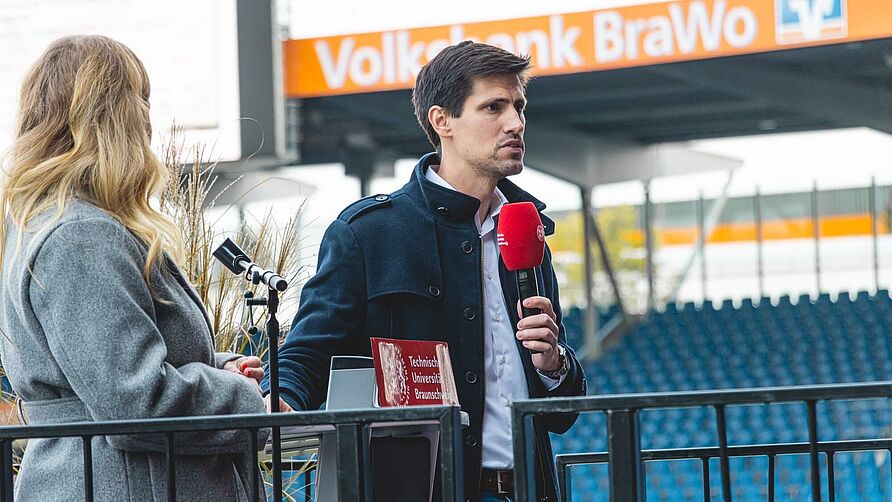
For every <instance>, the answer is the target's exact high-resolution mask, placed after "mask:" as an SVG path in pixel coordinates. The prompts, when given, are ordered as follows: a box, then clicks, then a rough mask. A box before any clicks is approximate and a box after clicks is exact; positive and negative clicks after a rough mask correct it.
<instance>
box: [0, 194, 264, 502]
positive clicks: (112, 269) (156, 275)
mask: <svg viewBox="0 0 892 502" xmlns="http://www.w3.org/2000/svg"><path fill="white" fill-rule="evenodd" d="M40 218H46V219H43V220H41V219H40ZM47 221H51V220H50V219H49V217H48V216H43V217H38V221H37V222H35V223H34V224H33V225H32V226H31V228H34V229H37V228H39V227H40V226H41V223H42V222H47ZM10 230H11V231H13V230H14V229H12V228H11V229H10ZM15 236H16V234H15V233H14V232H13V233H12V235H11V236H10V237H12V239H9V240H8V241H7V242H8V245H7V248H6V249H5V250H4V266H3V274H2V279H3V282H2V290H3V295H2V301H0V328H2V330H3V333H2V336H0V349H2V352H0V355H2V362H3V368H4V369H5V370H6V373H7V375H8V377H9V380H10V383H11V384H12V388H13V390H15V392H16V393H17V394H18V395H19V396H20V397H21V398H22V400H23V401H24V410H25V414H26V416H27V419H28V421H29V423H30V424H49V423H65V422H92V421H102V420H126V419H136V418H159V417H174V416H187V415H218V414H236V413H263V411H264V407H263V401H262V398H261V396H260V393H259V391H258V389H257V387H256V385H255V384H254V383H253V382H251V381H249V380H248V379H247V378H245V377H243V376H240V375H237V374H235V373H230V372H228V371H223V370H222V369H219V368H222V366H223V364H224V363H225V362H226V361H228V360H231V359H233V358H234V357H235V356H234V355H232V354H225V353H215V352H214V345H213V340H212V336H211V327H210V323H209V321H208V320H207V315H206V313H205V311H204V307H203V306H202V305H201V302H200V300H199V299H198V297H197V295H196V293H195V291H194V289H193V288H192V287H191V285H190V284H189V283H188V281H187V280H186V279H185V278H183V277H182V276H181V275H180V274H179V273H178V272H177V271H176V269H175V267H174V266H173V265H172V263H169V267H173V269H172V270H173V272H171V271H166V272H162V271H161V270H160V268H159V267H156V270H155V271H154V272H153V274H152V277H151V284H152V288H153V290H154V291H155V293H156V297H154V298H153V296H152V294H151V292H150V289H149V287H148V286H147V284H146V281H145V280H144V278H143V276H142V269H143V265H144V263H145V257H146V248H145V246H144V245H143V244H142V243H141V241H139V240H138V239H137V238H136V237H135V236H134V235H133V234H131V233H130V232H129V231H127V230H126V228H125V227H124V226H123V225H122V224H120V223H119V222H118V221H117V220H116V219H114V218H113V217H112V216H111V215H109V214H108V213H107V212H105V211H103V210H101V209H99V208H97V207H96V206H94V205H91V204H89V203H87V202H84V201H81V200H77V199H76V200H74V201H73V202H72V203H71V204H69V206H68V208H67V209H66V210H65V212H64V213H63V215H62V217H61V219H59V220H58V221H56V222H55V223H53V224H52V226H51V227H50V228H49V229H48V231H45V232H40V233H39V234H34V233H26V234H25V238H24V240H23V244H22V247H21V250H22V251H21V254H20V255H19V258H18V259H17V261H16V262H15V263H13V264H12V266H10V262H9V259H10V256H11V254H12V252H13V246H14V244H13V242H12V241H13V240H14V238H15ZM169 267H168V268H169ZM29 268H30V269H31V271H32V272H29V271H28V269H29ZM159 298H160V299H161V300H166V301H159ZM263 439H265V438H261V440H263ZM260 444H263V443H262V442H261V443H260ZM249 445H250V436H249V435H248V433H247V432H239V431H221V432H203V433H188V434H186V433H184V434H180V435H177V436H176V438H175V452H176V454H177V457H176V490H177V500H183V501H199V500H209V501H210V500H213V501H230V500H231V501H242V500H248V496H249V495H250V487H251V486H252V483H251V479H250V473H251V470H250V465H249V458H250V456H249V454H250V450H249V447H250V446H249ZM92 447H93V476H94V481H93V483H94V494H95V497H96V498H95V500H97V501H115V502H117V501H134V502H136V501H138V502H144V501H153V500H166V499H167V495H166V490H167V481H166V472H167V470H166V463H165V453H164V451H165V442H164V438H163V436H157V435H155V436H148V437H147V436H145V435H140V436H137V435H133V436H105V437H103V436H100V437H96V438H94V439H93V441H92ZM82 455H83V449H82V443H81V440H80V439H79V438H62V439H33V440H31V441H30V442H29V444H28V446H27V448H26V451H25V456H24V459H23V460H22V466H21V470H20V472H19V474H18V476H17V481H16V491H15V498H16V500H17V501H22V502H27V501H32V500H33V501H47V500H54V501H63V500H64V501H68V500H83V499H84V480H83V456H82Z"/></svg>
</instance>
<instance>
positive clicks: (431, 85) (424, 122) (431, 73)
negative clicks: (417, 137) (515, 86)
mask: <svg viewBox="0 0 892 502" xmlns="http://www.w3.org/2000/svg"><path fill="white" fill-rule="evenodd" d="M529 68H530V58H529V56H517V55H515V54H512V53H510V52H508V51H506V50H504V49H501V48H499V47H496V46H493V45H488V44H482V43H479V42H472V41H470V40H466V41H464V42H461V43H459V44H456V45H451V46H449V47H446V48H445V49H443V50H442V51H441V52H440V53H439V54H437V56H436V57H434V58H433V59H431V60H430V61H429V62H428V63H427V64H426V65H424V68H422V69H421V71H420V72H419V73H418V77H417V79H416V80H415V89H414V90H413V91H412V104H413V105H414V106H415V117H416V118H417V119H418V124H419V125H420V126H421V129H423V130H424V133H425V134H427V139H428V140H430V142H431V144H432V145H434V148H436V149H437V151H439V150H440V137H439V136H438V135H437V132H436V131H435V130H434V127H433V126H432V125H431V123H430V121H428V119H427V112H428V110H430V108H431V107H432V106H434V105H437V106H442V107H443V108H444V109H445V110H446V112H447V113H449V114H450V115H451V116H453V117H460V116H461V112H462V108H463V107H464V106H465V100H467V99H468V96H469V95H470V94H471V88H472V87H473V85H474V80H475V79H477V78H480V77H489V76H492V75H506V74H507V75H511V74H513V75H516V76H517V79H518V80H519V81H520V85H521V86H522V87H524V88H525V87H526V84H527V82H528V81H529V75H528V72H529Z"/></svg>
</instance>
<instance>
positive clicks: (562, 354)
mask: <svg viewBox="0 0 892 502" xmlns="http://www.w3.org/2000/svg"><path fill="white" fill-rule="evenodd" d="M556 347H557V348H556V349H555V350H556V351H557V354H558V367H557V369H554V370H551V371H546V370H540V369H538V368H536V371H538V372H539V374H540V375H542V376H546V377H548V378H552V379H555V380H558V379H560V378H561V377H562V376H564V375H566V374H567V373H568V372H569V371H570V365H569V363H567V349H565V348H564V346H563V345H560V344H558V345H557V346H556Z"/></svg>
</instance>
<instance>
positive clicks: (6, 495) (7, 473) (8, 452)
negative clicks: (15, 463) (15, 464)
mask: <svg viewBox="0 0 892 502" xmlns="http://www.w3.org/2000/svg"><path fill="white" fill-rule="evenodd" d="M12 441H13V440H12V439H4V440H2V443H0V448H2V449H3V451H2V452H0V457H2V464H3V473H2V476H3V502H13V490H12Z"/></svg>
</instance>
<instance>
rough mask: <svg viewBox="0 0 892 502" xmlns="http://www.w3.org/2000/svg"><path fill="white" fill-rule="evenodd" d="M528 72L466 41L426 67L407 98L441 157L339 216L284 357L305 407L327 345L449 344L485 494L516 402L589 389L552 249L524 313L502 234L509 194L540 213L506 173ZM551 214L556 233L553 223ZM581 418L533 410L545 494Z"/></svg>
mask: <svg viewBox="0 0 892 502" xmlns="http://www.w3.org/2000/svg"><path fill="white" fill-rule="evenodd" d="M528 67H529V59H528V58H521V57H518V56H515V55H513V54H511V53H509V52H507V51H504V50H502V49H499V48H496V47H492V46H489V45H485V44H480V43H473V42H463V43H461V44H458V45H455V46H451V47H447V48H446V49H444V50H443V51H442V52H441V53H440V54H439V55H437V56H436V57H435V58H434V59H432V60H431V61H430V62H429V63H428V64H427V65H426V66H425V67H424V68H423V69H422V70H421V72H420V73H419V75H418V79H417V82H416V85H415V90H414V93H413V97H412V101H413V103H414V105H415V111H416V115H417V118H418V121H419V123H420V125H421V127H422V129H424V131H425V133H426V134H427V136H428V138H429V139H430V140H431V143H432V144H433V145H434V147H435V148H436V149H437V152H436V153H431V154H428V155H426V156H424V157H423V158H422V159H421V160H420V161H419V162H418V165H417V166H416V168H415V170H414V172H413V174H412V178H411V180H410V181H409V182H408V183H407V184H406V185H405V186H403V187H402V188H401V189H399V190H397V191H396V192H394V193H392V194H390V195H377V196H372V197H367V198H364V199H361V200H359V201H358V202H356V203H354V204H352V205H351V206H349V207H347V208H346V209H345V210H344V211H343V212H342V213H341V214H340V216H338V218H337V219H336V220H335V221H334V222H333V223H332V224H331V226H329V228H328V230H327V231H326V233H325V236H324V237H323V240H322V244H321V247H320V250H319V262H318V268H317V272H316V275H315V276H314V277H313V278H312V279H310V280H309V281H308V282H307V284H306V285H305V286H304V289H303V292H302V295H301V303H300V308H299V310H298V313H297V316H296V317H295V320H294V323H293V325H292V329H291V332H290V333H289V334H288V336H287V338H286V340H285V343H284V345H283V346H282V347H281V349H280V356H279V357H280V361H281V362H280V373H279V381H280V388H281V392H282V397H283V398H284V400H285V401H286V402H288V404H290V405H291V406H292V407H294V408H295V409H303V410H311V409H315V408H317V407H319V406H320V404H321V403H322V402H323V400H324V399H325V395H326V390H327V385H328V367H329V363H330V359H331V356H332V355H369V354H370V345H369V337H372V336H378V337H388V338H399V339H414V340H438V341H446V342H448V344H449V347H450V353H451V354H452V366H453V370H454V372H455V380H456V384H457V388H458V397H459V401H460V403H461V407H462V409H463V410H464V411H466V412H467V413H468V414H469V416H470V426H469V427H468V428H467V429H466V430H465V431H464V445H465V448H464V452H463V454H464V464H465V465H464V482H465V495H466V497H467V498H468V500H475V501H476V500H486V501H510V500H513V478H512V471H511V469H512V468H513V465H514V461H513V451H512V446H511V430H510V403H511V402H512V401H514V400H519V399H526V398H530V397H532V398H538V397H549V396H579V395H584V394H585V389H586V387H585V376H584V374H583V371H582V367H581V366H580V364H579V362H578V361H577V360H576V357H575V355H574V353H573V351H572V350H571V349H570V348H569V347H568V346H567V345H566V336H565V333H564V327H563V324H562V322H561V309H560V304H559V301H558V288H557V280H556V278H555V275H554V270H553V268H552V265H551V253H550V251H548V250H547V249H546V253H545V259H544V261H543V263H542V265H541V267H540V270H539V274H538V280H539V291H540V292H541V295H542V296H539V297H533V298H530V299H528V300H527V301H526V302H525V306H527V307H532V308H537V309H540V310H541V312H542V313H541V314H538V315H533V316H529V317H526V318H524V319H520V315H519V308H520V304H519V301H518V295H517V291H516V287H515V283H514V281H515V279H514V275H513V274H512V273H511V272H508V270H507V269H506V268H505V266H504V264H503V263H502V261H501V259H500V257H499V250H498V245H497V240H496V235H495V234H496V230H495V227H496V224H497V219H498V211H499V209H500V208H501V206H502V205H503V204H505V203H509V202H520V201H529V202H532V203H533V204H535V205H536V207H537V208H538V209H539V211H540V212H541V211H542V209H544V207H545V206H544V204H542V203H541V202H539V201H538V200H536V199H535V198H533V197H532V196H531V195H530V194H528V193H526V192H525V191H523V190H521V189H520V188H518V187H517V186H516V185H514V184H513V183H511V182H510V181H508V180H507V179H506V177H508V176H511V175H514V174H518V173H519V172H520V171H521V170H522V169H523V153H524V143H523V133H524V127H525V118H524V108H525V106H526V98H525V97H524V91H525V87H526V83H527V71H528ZM541 218H542V221H543V224H544V226H545V233H546V235H550V234H551V233H553V231H554V223H553V222H552V221H551V220H550V219H548V218H547V217H545V216H544V215H541ZM532 351H535V352H532ZM267 386H268V385H267V384H266V383H265V385H264V388H266V387H267ZM575 419H576V417H575V416H572V415H571V416H567V415H563V416H548V417H542V418H536V419H535V422H534V430H535V444H536V459H537V462H536V464H537V465H536V474H537V476H536V477H537V487H538V489H537V492H538V493H537V495H538V499H539V500H556V488H555V479H554V471H553V465H554V464H553V454H552V451H551V444H550V441H549V437H548V432H556V433H563V432H565V431H566V430H567V429H569V428H570V426H571V425H572V424H573V422H574V421H575Z"/></svg>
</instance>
